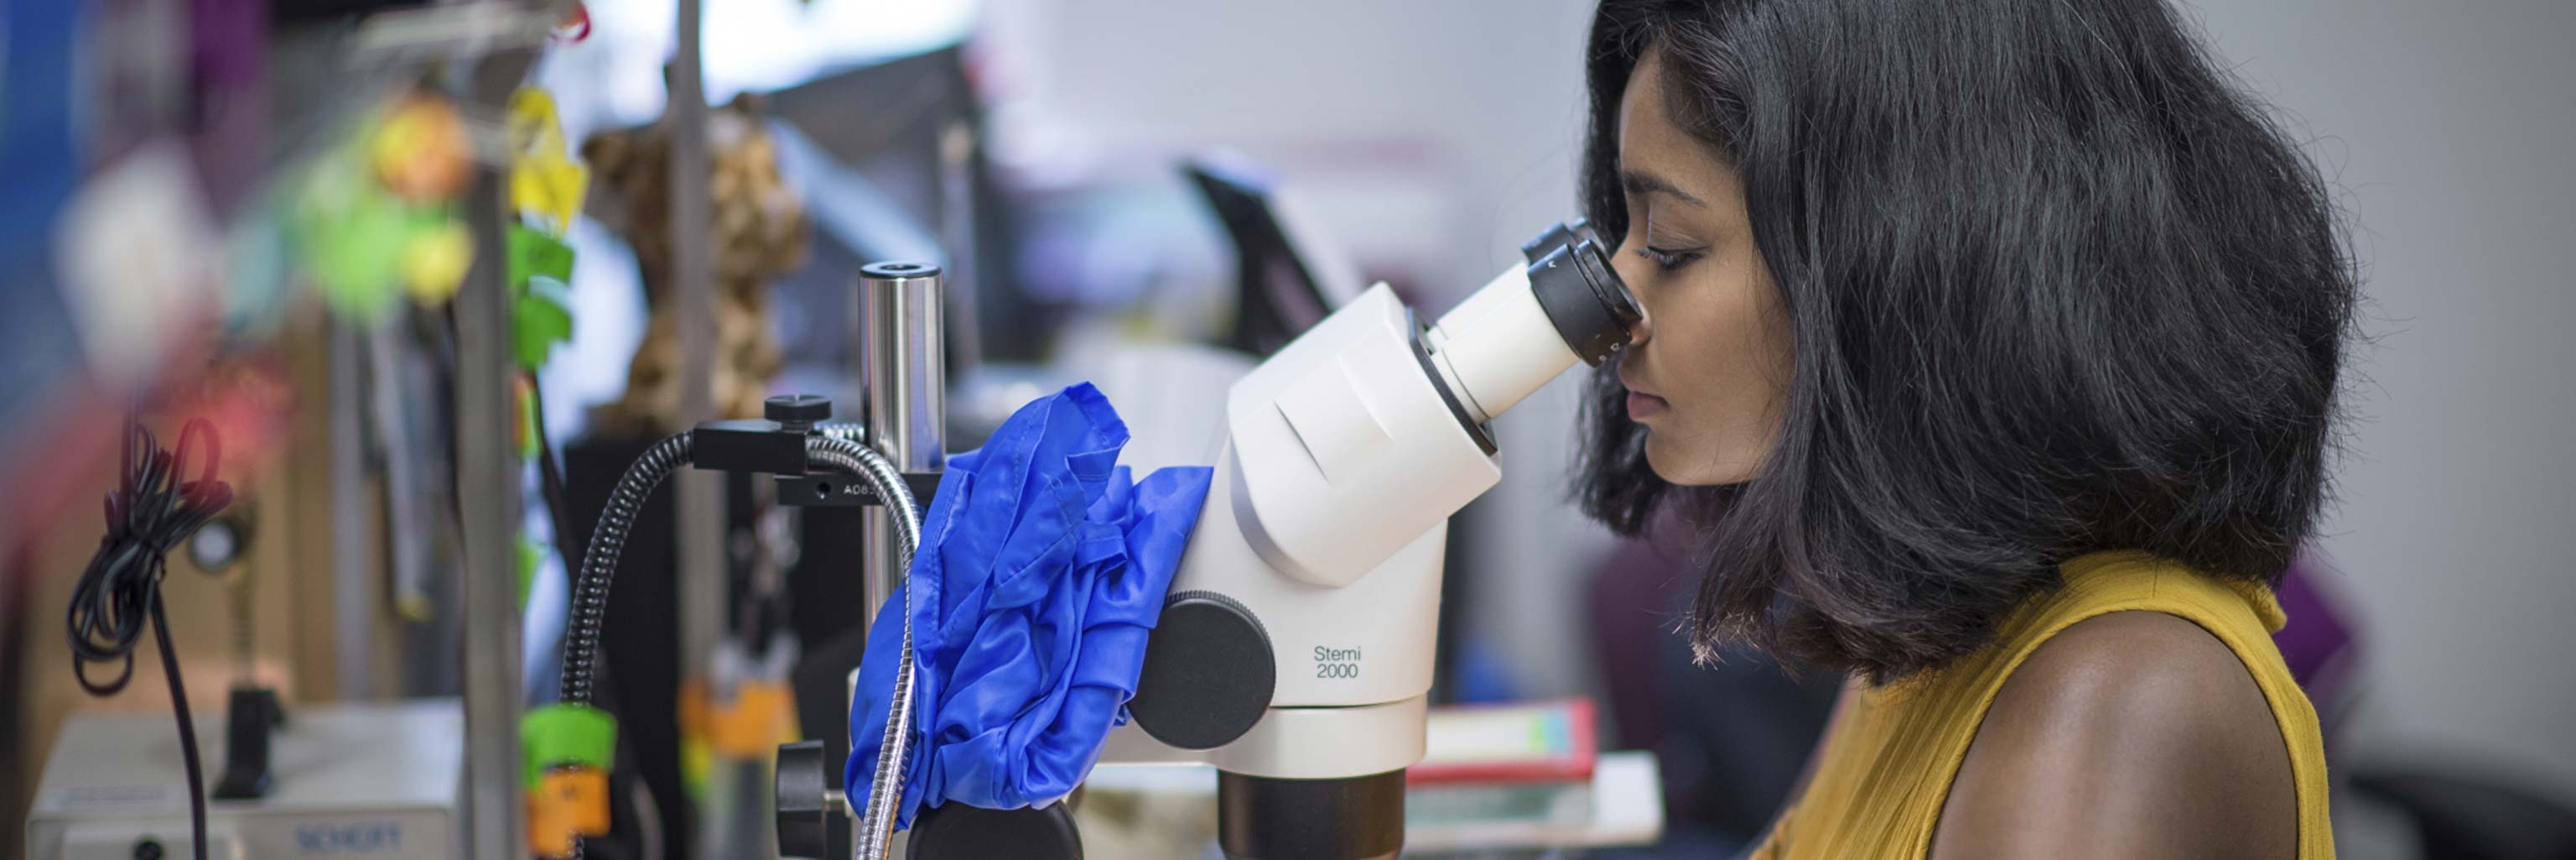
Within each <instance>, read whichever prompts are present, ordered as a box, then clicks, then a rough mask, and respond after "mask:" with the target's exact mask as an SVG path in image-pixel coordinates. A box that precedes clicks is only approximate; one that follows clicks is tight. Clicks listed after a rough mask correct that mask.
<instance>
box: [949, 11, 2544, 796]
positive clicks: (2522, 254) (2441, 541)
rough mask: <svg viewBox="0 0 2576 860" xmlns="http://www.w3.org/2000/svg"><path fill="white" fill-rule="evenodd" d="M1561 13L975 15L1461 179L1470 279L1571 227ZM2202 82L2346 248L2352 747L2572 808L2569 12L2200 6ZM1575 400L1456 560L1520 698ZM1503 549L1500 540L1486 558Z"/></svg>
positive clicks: (1199, 108) (1551, 601) (1181, 90)
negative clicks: (2282, 140)
mask: <svg viewBox="0 0 2576 860" xmlns="http://www.w3.org/2000/svg"><path fill="white" fill-rule="evenodd" d="M1589 8H1590V4H1589V3H1587V2H1582V0H1519V1H1518V2H1475V0H1417V2H1404V3H1364V2H1355V0H1319V2H1307V3H1296V4H1269V3H1264V4H1232V3H1205V4H1191V5H1189V6H1187V7H1185V11H1177V10H1176V9H1175V7H1171V6H1168V5H1166V4H1159V3H1145V2H1139V0H1092V2H1066V3H1054V2H1045V0H994V2H993V5H992V6H991V8H989V9H988V10H987V17H986V27H987V28H988V29H989V30H993V31H996V32H997V35H999V36H1001V37H1002V38H1005V39H1009V40H1011V41H1013V43H1014V44H1020V45H1028V46H1034V48H1035V50H1034V51H1033V52H1032V53H1033V55H1035V56H1036V57H1037V62H1036V63H1035V65H1034V66H1033V67H1030V68H1020V69H1011V70H1007V71H1008V72H1009V73H1010V75H1011V76H1012V77H1014V78H1015V79H1020V80H1023V81H1028V82H1032V83H1029V84H1028V85H1030V86H1036V87H1040V88H1043V89H1045V90H1046V91H1047V93H1048V101H1049V102H1051V103H1056V104H1059V105H1061V106H1063V107H1064V109H1065V110H1068V111H1070V112H1073V113H1075V114H1079V115H1082V116H1086V117H1089V118H1091V119H1093V120H1095V121H1096V122H1098V123H1100V124H1104V125H1123V126H1124V127H1126V128H1127V129H1129V133H1131V134H1133V135H1135V136H1137V137H1139V138H1168V139H1178V140H1191V141H1238V142H1242V143H1245V144H1258V143H1260V142H1262V141H1264V140H1267V139H1275V138H1279V137H1296V138H1313V137H1317V136H1318V130H1324V131H1328V132H1350V133H1354V134H1360V133H1376V134H1382V135H1389V136H1404V135H1421V136H1425V137H1427V138H1429V139H1432V140H1435V141H1437V142H1438V143H1439V145H1440V146H1441V147H1443V148H1444V149H1445V150H1446V151H1447V152H1449V153H1450V154H1451V155H1453V156H1454V157H1455V158H1456V166H1455V170H1456V180H1457V185H1456V189H1457V190H1456V193H1457V204H1456V210H1455V212H1456V217H1457V219H1458V221H1459V225H1458V227H1457V229H1456V232H1457V238H1456V244H1455V247H1456V252H1457V256H1458V258H1459V261H1460V262H1459V265H1458V267H1457V269H1456V270H1455V271H1454V272H1453V273H1452V274H1454V275H1456V276H1457V277H1459V278H1461V279H1462V280H1461V283H1462V285H1463V284H1464V283H1465V281H1464V280H1463V279H1464V278H1466V277H1469V276H1471V275H1473V274H1476V273H1481V272H1482V271H1484V270H1486V269H1489V268H1493V267H1497V266H1499V265H1501V264H1502V263H1503V262H1504V261H1506V260H1508V259H1509V257H1510V254H1511V248H1512V247H1513V245H1514V244H1515V243H1517V242H1518V241H1519V240H1520V239H1521V238H1523V234H1525V233H1527V232H1528V231H1529V230H1530V229H1532V228H1533V227H1534V226H1535V225H1540V224H1544V223H1547V222H1549V221H1553V220H1555V219H1557V218H1559V217H1562V216H1563V215H1565V214H1566V213H1568V212H1569V211H1570V210H1571V208H1572V206H1573V183H1572V171H1573V159H1574V157H1575V150H1574V143H1575V140H1576V135H1577V133H1578V127H1579V125H1580V122H1581V119H1582V114H1581V107H1580V87H1581V73H1582V72H1581V66H1580V64H1579V54H1580V50H1581V41H1582V30H1583V26H1584V24H1585V21H1586V19H1587V17H1588V15H1589ZM2195 14H2197V15H2198V16H2199V17H2200V18H2201V19H2202V20H2203V21H2204V23H2205V24H2206V26H2207V27H2208V29H2209V30H2210V32H2211V34H2212V36H2213V38H2214V40H2215V44H2216V45H2217V47H2218V50H2219V53H2220V55H2221V56H2222V57H2223V58H2224V59H2225V61H2226V62H2227V63H2229V64H2230V65H2231V66H2232V67H2233V68H2235V70H2236V71H2237V73H2238V74H2240V75H2241V76H2243V77H2244V78H2245V79H2247V80H2248V81H2250V82H2251V83H2252V84H2253V86H2254V89H2255V90H2256V91H2257V92H2258V93H2261V94H2263V95H2265V96H2266V97H2268V98H2269V99H2270V100H2272V101H2273V102H2274V103H2275V104H2277V105H2278V106H2279V107H2280V108H2282V109H2284V110H2285V111H2286V112H2287V113H2288V114H2289V115H2290V116H2291V117H2292V122H2293V128H2294V129H2295V130H2296V131H2297V133H2298V134H2299V135H2300V137H2301V139H2302V140H2303V141H2306V142H2307V143H2308V144H2309V146H2310V148H2311V151H2312V152H2314V153H2315V154H2316V155H2317V157H2319V158H2320V159H2321V160H2322V161H2323V163H2324V164H2325V166H2326V170H2327V172H2328V174H2329V178H2330V179H2332V180H2333V181H2334V182H2335V183H2336V185H2337V190H2338V193H2339V195H2340V196H2341V201H2342V203H2343V205H2345V206H2346V207H2348V208H2349V210H2350V215H2351V218H2352V220H2353V222H2354V223H2355V224H2356V227H2357V230H2356V235H2355V248H2356V250H2357V252H2358V254H2359V256H2360V259H2361V261H2362V263H2363V264H2364V273H2365V275H2366V277H2367V279H2368V285H2367V288H2366V292H2367V293H2368V295H2369V297H2370V300H2371V303H2372V304H2371V306H2370V307H2369V308H2368V309H2367V314H2368V317H2369V322H2368V324H2367V326H2368V329H2369V331H2370V332H2371V333H2372V334H2373V335H2375V336H2376V337H2377V338H2378V340H2377V343H2376V344H2375V345H2369V346H2364V347H2363V348H2361V349H2360V351H2359V352H2358V354H2357V358H2358V361H2357V362H2356V364H2355V369H2356V370H2357V371H2358V372H2357V374H2356V376H2357V379H2356V381H2355V385H2354V389H2353V391H2354V393H2353V397H2352V400H2351V408H2352V411H2353V414H2354V415H2355V417H2356V419H2357V420H2355V421H2354V422H2353V423H2351V424H2350V425H2349V432H2350V434H2351V445H2352V449H2353V452H2354V453H2353V455H2352V456H2351V457H2349V458H2348V459H2347V460H2346V461H2345V462H2344V464H2343V467H2342V484H2341V490H2342V496H2343V501H2342V504H2341V506H2340V508H2339V509H2338V512H2337V513H2336V515H2335V516H2334V517H2333V519H2332V521H2331V522H2330V523H2329V524H2328V526H2327V536H2326V537H2325V538H2324V540H2323V548H2324V550H2325V551H2326V552H2327V553H2328V554H2329V555H2330V556H2331V558H2332V561H2333V563H2334V564H2335V566H2336V567H2338V568H2339V569H2340V570H2341V571H2342V572H2343V578H2342V580H2341V584H2343V585H2345V586H2348V587H2347V588H2346V589H2345V591H2346V592H2347V593H2348V595H2349V596H2350V597H2351V598H2352V599H2353V603H2354V604H2355V605H2356V608H2357V609H2358V610H2359V612H2360V614H2361V616H2362V620H2363V623H2364V625H2365V630H2364V634H2365V635H2366V636H2368V637H2369V641H2368V647H2369V655H2370V656H2369V663H2368V665H2367V669H2366V674H2365V676H2364V678H2365V683H2366V684H2367V685H2368V689H2369V693H2368V697H2367V698H2366V699H2365V700H2364V701H2363V702H2362V703H2361V705H2360V708H2361V710H2360V711H2359V712H2358V714H2357V716H2356V717H2355V723H2354V725H2353V726H2352V734H2351V735H2349V736H2348V737H2346V738H2345V740H2346V741H2348V743H2347V744H2346V746H2345V747H2344V749H2345V750H2346V751H2348V752H2349V753H2350V754H2352V755H2354V756H2356V757H2376V758H2381V759H2403V758H2424V757H2435V756H2439V757H2443V758H2448V759H2455V760H2456V759H2463V758H2464V759H2466V760H2471V761H2478V762H2485V763H2490V764H2492V765H2493V766H2495V767H2498V768H2501V769H2504V770H2507V771H2510V772H2515V773H2520V774H2525V775H2528V776H2530V777H2532V778H2534V779H2537V780H2540V781H2543V782H2544V783H2545V784H2548V785H2552V786H2555V787H2556V788H2557V789H2558V790H2559V791H2560V792H2561V793H2563V794H2565V795H2566V796H2567V797H2569V799H2570V800H2576V632H2571V631H2576V618H2571V616H2576V575H2570V570H2569V569H2570V567H2571V563H2570V562H2569V561H2568V560H2569V559H2571V558H2576V522H2571V518H2576V517H2572V515H2576V430H2571V429H2570V428H2576V337H2571V336H2569V335H2566V334H2564V333H2563V330H2564V329H2565V328H2566V327H2567V326H2568V325H2569V323H2570V322H2571V321H2576V291H2571V290H2570V289H2569V288H2568V284H2567V283H2566V282H2567V280H2568V278H2566V277H2565V276H2564V275H2562V274H2561V270H2562V268H2563V267H2564V266H2565V265H2566V263H2565V262H2564V261H2565V259H2566V254H2567V253H2568V252H2569V249H2571V248H2576V215H2571V212H2570V205H2569V201H2571V200H2576V50H2571V47H2570V46H2571V45H2576V3H2569V2H2566V0H2504V1H2503V2H2482V3H2471V4H2436V3H2416V2H2395V0H2210V2H2206V3H2202V4H2200V6H2199V7H2198V8H2197V9H2196V10H2195ZM1568 381H1569V380H1559V382H1558V383H1557V385H1556V386H1553V387H1552V388H1551V389H1549V390H1548V391H1546V392H1544V393H1542V395H1540V397H1539V398H1537V399H1536V400H1534V401H1533V402H1532V403H1531V404H1529V405H1526V406H1523V407H1522V408H1521V409H1520V410H1519V411H1518V412H1516V413H1515V414H1513V415H1511V416H1508V417H1507V419H1506V424H1505V426H1504V427H1502V428H1501V432H1502V434H1503V439H1504V445H1505V449H1506V451H1507V452H1509V453H1508V459H1507V461H1506V469H1507V473H1508V474H1509V475H1510V477H1509V478H1508V479H1507V483H1506V486H1505V488H1504V489H1503V490H1502V491H1501V492H1500V493H1499V495H1498V497H1497V498H1496V499H1495V500H1494V501H1493V503H1492V504H1491V505H1490V507H1491V508H1492V509H1493V510H1492V511H1490V513H1491V514H1492V515H1493V516H1494V518H1495V520H1496V521H1497V522H1502V523H1508V524H1510V525H1512V526H1513V528H1510V529H1498V530H1489V532H1488V536H1489V537H1490V538H1491V542H1490V543H1487V544H1485V545H1482V546H1475V547H1467V548H1465V549H1466V550H1467V551H1468V552H1469V553H1470V558H1471V559H1472V560H1474V561H1475V563H1476V566H1477V569H1478V575H1479V576H1480V577H1483V578H1484V580H1485V582H1486V583H1487V587H1486V589H1485V593H1486V594H1487V595H1489V596H1492V597H1494V598H1495V599H1494V600H1493V601H1491V602H1490V603H1489V604H1488V605H1485V606H1482V607H1479V610H1480V621H1481V626H1483V627H1485V629H1487V630H1493V631H1511V632H1514V633H1516V634H1518V635H1513V636H1509V637H1506V638H1502V639H1499V640H1498V641H1497V642H1496V644H1498V645H1502V646H1504V647H1506V648H1508V649H1510V655H1511V656H1512V658H1513V659H1514V660H1515V662H1516V664H1517V667H1518V668H1520V669H1521V670H1523V671H1524V672H1525V674H1526V677H1527V680H1528V681H1529V682H1530V683H1531V685H1532V687H1533V689H1532V692H1534V693H1538V694H1551V693H1561V692H1570V691H1574V690H1579V689H1582V687H1583V686H1584V684H1583V677H1584V676H1583V674H1582V667H1583V666H1584V665H1585V664H1584V662H1583V661H1584V660H1586V659H1588V658H1587V657H1586V655H1584V654H1583V653H1582V651H1581V650H1580V649H1579V648H1569V647H1566V646H1567V644H1568V643H1573V642H1577V641H1579V638H1578V634H1579V632H1580V628H1579V627H1578V626H1577V625H1579V624H1580V619H1579V616H1578V615H1577V614H1576V613H1575V612H1574V611H1571V610H1572V608H1573V607H1576V606H1579V603H1576V602H1574V601H1573V600H1572V598H1573V597H1574V596H1575V595H1576V594H1577V592H1576V591H1575V589H1576V587H1577V586H1576V577H1577V576H1578V575H1579V574H1580V572H1581V568H1582V565H1584V564H1585V563H1586V562H1587V561H1588V560H1589V559H1590V558H1591V557H1592V556H1591V554H1592V552H1594V551H1595V550H1597V548H1598V547H1599V546H1600V545H1601V544H1600V538H1599V536H1598V533H1597V532H1596V531H1595V530H1593V529H1592V528H1591V527H1589V526H1587V525H1584V524H1582V523H1580V522H1579V518H1578V517H1577V516H1576V515H1575V514H1573V512H1571V511H1570V510H1568V509H1566V508H1564V507H1563V506H1561V505H1559V504H1557V503H1556V499H1557V497H1558V496H1559V495H1560V494H1561V488H1562V476H1563V465H1562V461H1561V459H1559V458H1560V456H1561V452H1562V451H1563V450H1564V446H1565V444H1566V440H1567V435H1566V434H1567V431H1568V430H1569V429H1570V425H1571V421H1572V413H1571V399H1570V395H1571V394H1572V392H1571V390H1570V386H1569V385H1568V384H1567V383H1568ZM1497 532H1499V533H1497Z"/></svg>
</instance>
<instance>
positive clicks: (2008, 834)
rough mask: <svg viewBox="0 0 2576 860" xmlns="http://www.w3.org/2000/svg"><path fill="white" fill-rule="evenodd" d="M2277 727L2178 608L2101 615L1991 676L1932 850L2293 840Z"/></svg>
mask: <svg viewBox="0 0 2576 860" xmlns="http://www.w3.org/2000/svg"><path fill="white" fill-rule="evenodd" d="M2297 809H2298V804H2297V789H2296V787H2295V785H2294V783H2293V782H2292V777H2291V770H2290V759H2289V753H2288V749H2287V747H2286V746H2284V744H2283V741H2282V738H2281V733H2280V728H2279V723H2278V722H2277V721H2275V719H2274V718H2273V716H2272V710H2271V706H2270V705H2269V704H2268V703H2267V702H2266V701H2265V700H2264V698H2263V692H2262V690H2261V688H2259V687H2257V686H2255V683H2254V679H2253V677H2252V676H2251V675H2249V674H2248V673H2247V672H2246V670H2245V665H2244V663H2243V662H2242V661H2240V660H2238V659H2237V657H2236V654H2235V652H2233V651H2230V650H2228V647H2227V645H2226V644H2225V643H2222V642H2220V641H2219V640H2218V639H2217V638H2216V637H2214V636H2212V635H2210V634H2209V632H2208V631H2206V630H2203V629H2201V628H2200V626H2199V625H2197V624H2194V623H2192V622H2190V621H2188V620H2185V619H2182V618H2179V617H2176V616H2172V615H2166V614H2163V613H2156V612H2115V613H2111V614H2107V615H2102V616H2098V617H2095V618H2092V619H2088V620H2086V621H2083V622H2080V623H2077V624H2075V625H2073V626H2071V627H2068V628H2067V629H2066V630H2064V631H2062V632H2060V633H2058V634H2057V635H2056V636H2055V637H2052V638H2051V639H2049V641H2048V642H2047V643H2045V644H2043V645H2041V646H2040V648H2039V650H2038V651H2037V652H2035V653H2033V654H2032V655H2031V656H2030V658H2029V659H2028V660H2026V661H2024V662H2023V663H2022V665H2021V666H2020V667H2019V668H2018V669H2016V670H2015V671H2014V672H2013V676H2012V678H2011V679H2009V680H2007V681H2006V682H2005V683H2004V687H2003V690H2002V691H2001V692H2000V693H1998V694H1997V696H1996V698H1995V701H1994V704H1993V706H1992V707H1991V708H1989V709H1988V711H1987V712H1986V717H1985V721H1984V723H1983V724H1982V725H1980V726H1979V728H1978V730H1977V736H1976V739H1975V740H1974V741H1973V742H1971V744H1970V745H1969V748H1968V755H1967V760H1966V761H1965V762H1963V763H1962V764H1961V766H1960V768H1959V773H1958V776H1957V779H1956V780H1955V781H1954V782H1953V783H1952V784H1951V791H1950V797H1949V800H1948V802H1947V804H1946V805H1945V806H1944V807H1943V809H1942V813H1941V822H1940V824H1939V826H1938V828H1937V830H1936V831H1935V835H1934V838H1933V847H1932V857H1933V858H1935V860H1949V858H1967V857H1979V858H2020V857H2073V856H2084V857H2108V858H2121V857H2140V858H2144V857H2209V858H2221V860H2225V858H2244V860H2275V859H2276V858H2290V857H2293V856H2295V855H2296V853H2297V849H2298V824H2297Z"/></svg>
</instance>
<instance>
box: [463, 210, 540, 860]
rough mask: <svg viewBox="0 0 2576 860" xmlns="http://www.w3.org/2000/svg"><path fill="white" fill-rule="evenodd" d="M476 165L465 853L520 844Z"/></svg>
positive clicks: (497, 325)
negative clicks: (466, 837)
mask: <svg viewBox="0 0 2576 860" xmlns="http://www.w3.org/2000/svg"><path fill="white" fill-rule="evenodd" d="M502 182H503V177H502V176H501V174H500V172H499V171H498V170H495V169H493V168H489V167H484V168H478V169H477V170H476V172H475V177H474V190H473V192H472V194H471V196H469V197H467V198H466V207H467V221H468V223H469V224H471V225H472V226H471V229H472V230H473V233H474V245H475V247H476V248H477V249H479V250H478V251H477V253H476V254H475V255H474V263H473V265H472V267H471V268H470V269H469V270H468V272H467V274H466V277H465V288H464V289H463V290H460V291H458V292H457V294H456V469H457V476H458V477H457V481H456V484H457V508H458V512H459V520H460V525H461V526H462V528H461V529H460V530H461V531H462V532H463V537H464V545H465V546H464V559H463V561H464V563H463V564H462V565H460V570H459V572H460V573H461V574H462V576H463V577H464V580H465V583H464V592H465V596H464V611H463V613H462V614H463V616H464V618H463V624H464V628H465V631H464V638H465V642H464V646H465V673H464V675H465V739H466V745H465V786H466V787H465V792H464V794H465V803H466V809H465V812H466V815H465V822H466V826H467V831H468V832H467V836H468V839H467V843H466V845H467V852H466V854H465V856H467V857H471V858H473V860H508V858H512V857H519V856H523V855H525V854H526V853H527V844H528V843H527V835H526V834H527V830H526V827H527V824H526V819H525V817H524V816H523V814H522V813H523V812H524V809H525V806H524V803H525V799H524V797H523V795H522V793H521V791H520V786H521V783H522V774H524V773H526V770H525V765H524V763H523V762H521V761H520V760H519V714H520V710H521V707H522V703H523V701H524V698H525V697H524V695H523V689H524V687H523V685H522V684H521V683H520V679H519V589H518V570H519V564H518V559H519V547H518V534H519V479H520V468H521V465H520V462H519V458H518V446H517V445H516V444H515V443H514V442H513V441H512V438H511V437H512V435H513V433H514V431H515V430H516V428H517V420H516V417H515V415H514V413H515V412H516V410H517V404H516V403H515V402H514V397H513V395H512V393H511V389H512V385H511V379H510V378H511V374H512V373H513V372H515V370H516V368H515V367H514V366H513V364H512V359H511V356H512V355H513V353H512V352H511V350H510V294H509V287H510V285H509V282H508V281H507V280H506V279H505V275H504V272H503V268H504V266H503V264H504V260H503V258H502V255H501V253H500V251H501V249H502V248H505V247H507V245H506V241H507V237H506V236H505V234H504V233H503V232H502V226H503V225H502V222H501V219H502V217H503V215H502V210H501V207H502V204H503V196H502V185H501V183H502Z"/></svg>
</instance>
